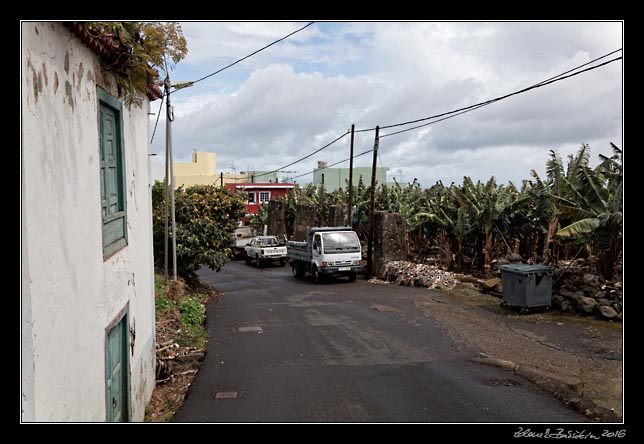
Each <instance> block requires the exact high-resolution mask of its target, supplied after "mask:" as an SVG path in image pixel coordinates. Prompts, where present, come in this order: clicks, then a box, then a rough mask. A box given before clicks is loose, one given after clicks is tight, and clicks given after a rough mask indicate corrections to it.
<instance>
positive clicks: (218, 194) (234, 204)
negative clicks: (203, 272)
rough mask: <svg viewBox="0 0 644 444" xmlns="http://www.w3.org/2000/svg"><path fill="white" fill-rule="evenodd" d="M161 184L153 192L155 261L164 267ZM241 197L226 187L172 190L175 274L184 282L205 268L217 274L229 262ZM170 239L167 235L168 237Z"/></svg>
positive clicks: (209, 186) (240, 212)
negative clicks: (174, 223) (175, 255)
mask: <svg viewBox="0 0 644 444" xmlns="http://www.w3.org/2000/svg"><path fill="white" fill-rule="evenodd" d="M163 187H164V185H163V183H162V182H159V181H157V182H156V183H155V184H154V187H153V188H152V215H153V233H154V234H153V235H154V259H155V263H156V264H157V266H162V264H163V263H164V235H165V224H164V217H163V215H164V211H165V204H164V198H163ZM244 208H245V207H244V201H243V197H242V195H241V194H237V193H235V194H233V193H231V192H230V191H228V190H227V189H226V188H225V187H216V186H214V185H197V186H193V187H189V188H186V189H184V188H183V187H180V188H178V189H177V190H175V218H176V234H177V239H176V240H177V273H178V274H179V275H180V276H181V277H183V278H184V279H186V280H191V279H193V278H194V277H195V272H196V271H197V270H198V269H199V268H200V267H201V266H202V265H207V266H208V267H210V269H211V270H215V269H216V270H220V269H221V267H222V266H223V265H224V263H225V262H226V261H228V260H229V254H230V242H231V233H232V231H233V230H234V228H235V227H236V226H237V224H238V221H239V220H240V219H241V218H242V217H243V215H244ZM167 236H168V237H169V236H170V233H167Z"/></svg>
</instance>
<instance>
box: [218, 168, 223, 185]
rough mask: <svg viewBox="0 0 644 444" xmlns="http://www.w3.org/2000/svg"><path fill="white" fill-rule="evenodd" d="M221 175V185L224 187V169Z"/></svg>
mask: <svg viewBox="0 0 644 444" xmlns="http://www.w3.org/2000/svg"><path fill="white" fill-rule="evenodd" d="M219 176H220V177H221V186H222V187H223V186H224V172H223V171H222V172H221V173H219Z"/></svg>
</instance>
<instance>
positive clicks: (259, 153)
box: [150, 22, 623, 188]
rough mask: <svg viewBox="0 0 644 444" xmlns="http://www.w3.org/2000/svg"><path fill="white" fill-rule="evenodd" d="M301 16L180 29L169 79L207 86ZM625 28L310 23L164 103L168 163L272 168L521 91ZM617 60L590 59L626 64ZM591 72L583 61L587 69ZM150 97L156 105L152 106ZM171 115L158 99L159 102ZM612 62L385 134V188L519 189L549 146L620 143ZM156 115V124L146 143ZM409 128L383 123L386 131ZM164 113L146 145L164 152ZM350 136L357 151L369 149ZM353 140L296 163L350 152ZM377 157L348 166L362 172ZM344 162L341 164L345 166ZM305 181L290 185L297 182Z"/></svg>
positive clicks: (572, 148) (607, 43)
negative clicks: (182, 43)
mask: <svg viewBox="0 0 644 444" xmlns="http://www.w3.org/2000/svg"><path fill="white" fill-rule="evenodd" d="M306 23H307V22H247V23H246V22H183V23H181V25H182V28H183V33H184V36H185V37H186V40H187V44H188V55H187V56H186V58H185V59H184V60H182V61H181V62H179V63H178V64H177V65H176V66H175V67H174V69H173V71H171V73H170V75H171V80H172V82H176V81H186V80H196V79H199V78H202V77H204V76H206V75H208V74H210V73H212V72H214V71H216V70H218V69H220V68H222V67H224V66H226V65H228V64H230V63H232V62H234V61H236V60H238V59H240V58H242V57H244V56H246V55H248V54H250V53H252V52H253V51H256V50H257V49H259V48H261V47H263V46H265V45H267V44H269V43H271V42H273V41H275V40H277V39H279V38H282V37H283V36H285V35H287V34H289V33H290V32H293V31H295V30H296V29H299V28H301V27H302V26H304V25H305V24H306ZM622 44H623V24H622V23H621V22H420V23H419V22H316V23H314V24H313V25H311V26H309V27H307V28H306V29H304V30H303V31H301V32H298V33H297V34H294V35H293V36H291V37H289V38H288V39H286V40H284V41H281V42H279V43H277V44H275V45H273V46H271V47H270V48H268V49H266V50H264V51H262V52H260V53H258V54H256V55H254V56H252V57H250V58H248V59H246V60H244V61H242V62H240V63H238V64H236V65H235V66H233V67H231V68H228V69H226V70H225V71H222V72H221V73H219V74H217V75H214V76H212V77H209V78H208V79H205V80H203V81H201V82H198V83H196V84H194V86H192V87H191V88H185V89H183V90H180V91H177V92H175V93H173V94H172V95H171V100H172V101H171V103H172V105H173V107H174V115H175V120H174V121H173V123H172V146H173V152H174V161H175V162H187V161H190V159H191V153H192V152H193V151H211V152H215V153H216V154H217V174H219V172H224V173H228V172H230V173H235V172H240V171H247V170H273V169H277V168H281V167H283V166H284V165H287V164H289V163H291V162H293V161H295V160H297V159H299V158H301V157H303V156H306V155H307V154H310V153H311V152H313V151H315V150H317V149H319V148H321V147H323V146H324V145H326V144H328V143H329V142H331V141H333V140H334V139H336V138H338V137H340V136H341V135H343V134H344V133H346V132H347V131H348V130H349V129H350V128H351V125H352V124H355V127H356V130H359V129H368V128H374V127H375V126H376V125H379V126H381V127H382V126H387V125H392V124H396V123H400V122H406V121H410V120H416V119H420V118H423V117H428V116H432V115H436V114H440V113H444V112H448V111H453V110H455V109H458V108H462V107H465V106H469V105H473V104H476V103H479V102H483V101H485V100H488V99H492V98H495V97H499V96H503V95H505V94H508V93H511V92H514V91H517V90H521V89H523V88H526V87H528V86H530V85H533V84H535V83H538V82H541V81H543V80H546V79H549V78H551V77H553V76H556V75H558V74H561V73H563V72H565V71H568V70H570V69H572V68H575V67H577V66H579V65H582V64H584V63H587V62H589V61H591V60H593V59H595V58H597V57H600V56H603V55H605V54H607V53H609V52H612V51H615V50H617V49H620V48H621V47H622ZM621 55H622V52H621V51H620V52H618V53H616V54H615V55H613V56H611V57H608V58H606V59H603V60H601V61H600V62H597V63H595V64H598V63H601V62H603V61H607V60H610V59H612V58H615V57H618V56H621ZM589 66H590V65H589ZM160 105H161V103H160V101H159V100H157V101H155V102H153V103H152V104H151V105H150V107H151V112H152V113H156V112H157V111H158V110H159V106H160ZM164 108H165V104H164ZM622 109H623V65H622V60H619V61H617V62H613V63H611V64H609V65H606V66H603V67H600V68H598V69H595V70H592V71H588V72H585V73H582V74H580V75H577V76H574V77H571V78H569V79H565V80H562V81H559V82H556V83H553V84H550V85H547V86H544V87H541V88H538V89H534V90H531V91H528V92H525V93H522V94H518V95H515V96H512V97H509V98H507V99H505V100H502V101H499V102H498V103H493V104H490V105H488V106H485V107H482V108H480V109H476V110H474V111H472V112H468V113H465V114H463V115H459V116H456V117H454V118H451V119H448V120H445V121H442V122H437V123H434V124H431V125H428V126H425V127H423V128H419V129H416V130H412V131H407V132H404V133H401V134H396V135H392V136H389V137H381V139H380V142H379V149H378V154H379V156H378V157H379V158H378V166H384V167H388V168H389V180H391V179H393V178H395V179H396V180H398V181H399V182H403V183H407V182H411V181H413V180H414V179H417V180H418V181H419V182H420V183H421V185H422V186H423V187H425V188H428V187H430V186H431V185H433V184H434V183H436V182H437V181H439V180H440V181H442V182H443V183H444V184H446V185H449V184H450V183H452V182H454V183H456V184H460V183H462V180H463V176H469V177H471V178H472V179H473V180H474V181H477V180H481V181H487V180H488V179H489V178H490V177H491V176H494V177H496V179H497V183H507V182H508V181H512V182H514V183H515V184H516V185H520V184H521V181H522V180H523V179H530V177H531V176H530V170H532V169H534V170H536V171H537V173H539V174H540V175H542V176H543V175H544V171H545V163H546V161H547V159H548V157H549V151H550V150H555V151H556V152H558V153H559V154H560V155H561V156H562V157H563V159H566V157H567V156H568V155H569V154H572V153H575V152H576V151H577V150H578V149H579V147H580V146H581V145H582V144H588V145H590V148H591V164H596V163H597V156H598V154H606V155H608V154H610V153H611V150H610V143H611V142H612V143H614V144H616V145H617V146H619V147H620V148H623V146H622V127H623V116H622ZM155 122H156V115H152V116H151V118H150V134H152V131H153V129H154V125H155ZM410 126H413V125H408V126H402V127H397V128H391V129H383V130H382V131H381V132H380V135H381V136H384V135H386V134H387V133H391V132H394V131H396V130H399V129H405V128H408V127H410ZM165 136H166V135H165V112H162V114H161V116H160V119H159V122H158V128H157V131H156V134H155V136H154V140H153V143H152V152H153V153H157V154H158V155H157V156H155V157H154V158H153V159H154V162H158V163H163V162H164V154H165ZM373 146H374V132H373V131H371V132H361V133H357V134H356V137H355V142H354V153H356V154H359V153H361V152H364V151H367V150H370V149H372V148H373ZM349 150H350V136H348V135H347V136H345V137H344V138H343V139H341V140H340V141H338V142H336V143H335V144H333V145H331V146H330V147H328V148H326V149H325V150H323V151H321V152H319V153H317V154H315V155H313V156H312V157H310V158H308V159H306V160H304V161H302V162H299V163H297V164H295V165H292V166H290V167H288V168H286V169H285V170H287V171H291V173H283V174H282V175H284V176H293V175H302V174H305V173H308V172H311V171H313V169H314V168H315V167H316V166H317V161H326V162H328V163H335V162H338V161H341V160H343V159H347V158H348V157H349ZM371 162H372V155H371V154H367V155H364V156H361V157H360V158H358V159H356V160H355V162H354V165H355V166H370V165H371ZM338 167H348V161H347V162H344V163H342V164H340V165H338ZM312 177H313V175H312V174H309V175H305V176H302V177H299V178H298V179H296V182H297V183H307V182H310V181H311V180H312Z"/></svg>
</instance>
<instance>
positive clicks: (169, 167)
mask: <svg viewBox="0 0 644 444" xmlns="http://www.w3.org/2000/svg"><path fill="white" fill-rule="evenodd" d="M164 85H165V91H166V121H165V132H166V135H165V147H166V148H165V162H166V167H165V170H166V187H167V185H168V184H169V185H170V202H171V208H170V211H171V214H172V279H173V280H174V281H175V282H176V280H177V230H176V221H175V217H174V161H173V158H172V121H173V120H174V117H173V112H172V105H171V104H170V86H171V85H170V76H166V78H165V82H164ZM168 174H169V176H168ZM168 177H169V178H170V180H169V181H168ZM165 206H166V238H165V266H166V270H165V273H166V279H167V275H168V237H167V227H168V213H167V208H168V199H167V188H166V202H165Z"/></svg>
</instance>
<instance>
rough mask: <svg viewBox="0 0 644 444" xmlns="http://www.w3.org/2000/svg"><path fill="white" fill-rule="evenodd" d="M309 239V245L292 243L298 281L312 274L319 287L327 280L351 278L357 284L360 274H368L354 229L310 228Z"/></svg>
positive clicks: (307, 243) (290, 254) (290, 250)
mask: <svg viewBox="0 0 644 444" xmlns="http://www.w3.org/2000/svg"><path fill="white" fill-rule="evenodd" d="M306 238H307V240H306V241H305V242H295V241H289V243H288V257H289V259H290V261H291V267H292V268H293V276H294V277H296V278H301V277H304V275H305V274H306V273H311V274H312V275H313V280H314V281H315V283H319V282H320V280H321V279H322V277H323V276H348V277H349V281H351V282H353V281H355V280H356V275H357V273H359V272H361V271H364V268H365V264H364V261H363V260H362V256H361V250H360V240H359V239H358V235H357V234H356V232H355V231H353V230H351V227H325V228H318V227H314V228H309V229H308V230H307V236H306Z"/></svg>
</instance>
